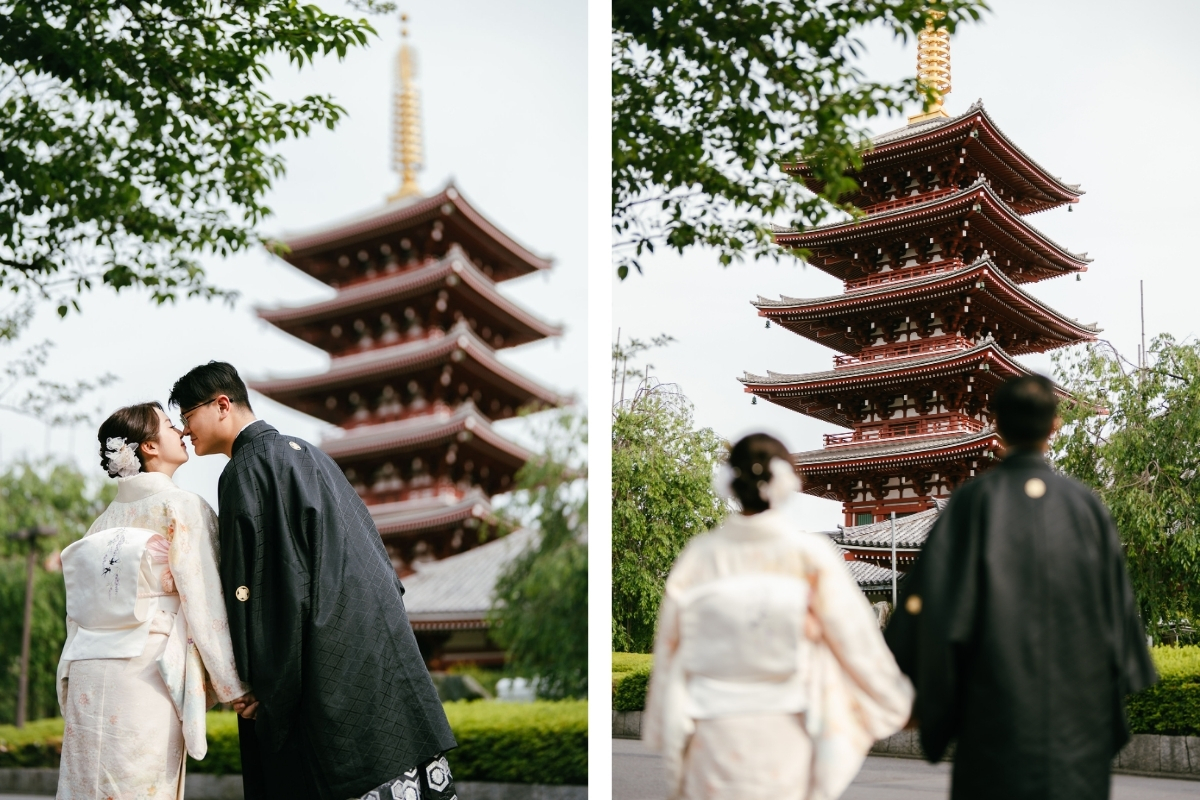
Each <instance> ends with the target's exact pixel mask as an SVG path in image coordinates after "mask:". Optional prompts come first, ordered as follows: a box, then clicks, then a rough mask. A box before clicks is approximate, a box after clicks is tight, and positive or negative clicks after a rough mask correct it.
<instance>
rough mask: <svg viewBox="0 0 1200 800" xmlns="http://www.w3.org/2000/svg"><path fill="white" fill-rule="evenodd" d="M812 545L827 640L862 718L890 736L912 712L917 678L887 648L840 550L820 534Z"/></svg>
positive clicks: (874, 732) (815, 603) (817, 611)
mask: <svg viewBox="0 0 1200 800" xmlns="http://www.w3.org/2000/svg"><path fill="white" fill-rule="evenodd" d="M809 535H811V534H809ZM809 549H810V553H809V555H810V563H811V567H812V572H811V573H810V576H809V580H810V581H811V583H812V586H813V594H812V600H811V601H810V608H811V611H812V613H813V615H814V616H815V617H816V619H817V621H818V622H819V623H820V627H821V635H822V638H823V640H824V643H825V644H826V645H827V646H828V647H829V649H830V651H832V653H833V655H834V656H835V657H836V658H837V661H838V664H839V665H840V666H841V668H842V670H843V671H844V673H845V675H846V676H847V677H848V678H849V679H850V683H851V684H852V685H853V686H854V687H855V692H854V694H855V701H856V704H857V707H858V709H859V714H860V720H859V721H860V723H861V724H862V725H863V726H864V728H865V729H866V730H867V732H869V733H870V734H871V736H872V737H873V738H874V739H882V738H884V737H886V736H890V735H891V734H893V733H895V732H896V731H898V730H900V728H902V727H903V726H904V723H905V722H907V721H908V718H909V716H910V714H911V713H912V704H913V687H912V684H911V683H910V682H909V680H908V678H906V677H905V676H904V674H903V673H902V672H901V671H900V669H899V667H897V666H896V661H895V659H894V658H892V654H891V653H890V652H888V648H887V645H886V644H885V643H884V640H883V635H882V634H881V633H880V631H879V623H878V621H877V620H876V617H875V612H874V611H873V610H872V609H871V604H870V602H869V601H868V600H867V597H866V595H864V594H863V593H862V591H861V590H860V589H859V588H858V584H857V583H856V582H855V580H854V578H853V577H852V576H851V575H850V571H849V570H848V569H846V566H845V562H844V561H843V560H842V559H841V557H840V554H838V552H837V551H836V550H834V549H833V547H832V546H831V545H830V544H829V543H828V542H826V541H820V540H818V541H814V542H812V543H811V545H810V548H809Z"/></svg>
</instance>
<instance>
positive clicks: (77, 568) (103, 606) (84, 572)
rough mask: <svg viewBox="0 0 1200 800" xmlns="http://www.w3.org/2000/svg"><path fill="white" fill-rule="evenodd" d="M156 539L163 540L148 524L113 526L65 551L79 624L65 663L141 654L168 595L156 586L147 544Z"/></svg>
mask: <svg viewBox="0 0 1200 800" xmlns="http://www.w3.org/2000/svg"><path fill="white" fill-rule="evenodd" d="M155 537H158V538H160V539H161V538H163V537H162V535H161V534H159V533H157V532H155V531H151V530H146V529H145V528H108V529H105V530H102V531H97V532H95V533H93V534H91V535H89V536H85V537H83V538H82V539H80V540H79V541H77V542H75V543H74V544H72V545H70V546H69V547H67V548H66V549H65V550H63V551H62V570H63V578H64V579H65V581H66V585H67V615H68V616H69V617H70V618H71V619H73V620H74V621H75V622H76V623H78V625H79V630H78V632H77V633H76V634H75V636H74V638H73V639H72V640H71V641H70V643H69V644H68V645H67V647H66V649H65V650H64V651H63V655H62V657H63V660H64V661H79V660H82V659H88V658H136V657H137V656H140V655H141V654H142V651H143V650H144V649H145V647H146V641H147V639H148V638H149V636H150V625H151V623H152V622H153V620H154V615H155V613H156V612H157V611H158V610H159V608H160V605H161V603H160V601H161V600H163V599H164V598H163V596H162V593H161V592H154V591H152V590H151V586H152V585H153V584H151V580H152V579H153V577H154V572H153V569H154V567H153V563H152V561H153V559H152V554H151V552H150V550H149V549H148V548H147V545H148V544H149V543H150V541H151V540H152V539H154V538H155ZM171 599H172V600H174V598H171ZM168 610H172V611H173V610H175V608H170V609H168Z"/></svg>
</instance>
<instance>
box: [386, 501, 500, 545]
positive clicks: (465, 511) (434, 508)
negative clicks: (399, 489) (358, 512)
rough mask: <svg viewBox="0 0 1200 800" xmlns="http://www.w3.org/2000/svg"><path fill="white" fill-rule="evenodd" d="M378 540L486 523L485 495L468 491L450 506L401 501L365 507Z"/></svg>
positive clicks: (487, 505) (488, 509)
mask: <svg viewBox="0 0 1200 800" xmlns="http://www.w3.org/2000/svg"><path fill="white" fill-rule="evenodd" d="M367 510H368V511H370V512H371V519H372V520H373V521H374V522H375V528H376V530H378V531H379V535H380V536H382V537H389V536H402V535H405V534H413V533H418V532H424V531H429V530H436V529H438V528H445V527H448V526H451V525H455V524H457V523H460V522H464V521H466V520H469V519H487V518H488V517H489V516H490V515H491V513H492V504H491V501H490V500H489V499H488V496H487V494H486V493H484V492H483V491H481V490H479V489H472V490H471V491H469V492H467V493H466V494H465V495H463V497H462V498H460V499H459V500H457V501H456V502H454V503H450V504H444V503H422V502H421V501H419V500H417V501H413V500H408V501H401V502H398V503H383V504H379V505H373V506H367Z"/></svg>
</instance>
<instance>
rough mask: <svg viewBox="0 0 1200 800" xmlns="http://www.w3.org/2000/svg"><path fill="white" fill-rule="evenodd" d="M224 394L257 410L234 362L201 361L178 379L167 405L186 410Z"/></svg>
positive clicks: (233, 400) (240, 404)
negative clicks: (251, 403)
mask: <svg viewBox="0 0 1200 800" xmlns="http://www.w3.org/2000/svg"><path fill="white" fill-rule="evenodd" d="M222 394H223V395H225V396H226V397H228V398H229V402H231V403H233V404H234V405H237V406H242V407H243V408H245V409H246V410H247V411H253V410H254V409H252V408H250V397H249V395H247V394H246V384H245V383H243V382H242V379H241V377H240V376H239V375H238V373H237V370H236V369H234V368H233V365H232V364H228V363H226V362H224V361H210V362H208V363H207V364H201V365H200V366H198V367H196V368H195V369H193V370H192V371H191V372H189V373H188V374H187V375H184V376H183V377H182V378H180V379H179V380H177V381H175V385H174V386H172V387H171V396H170V398H168V400H167V404H168V405H170V406H174V407H176V408H179V409H181V410H184V411H186V410H187V409H190V408H194V407H195V406H198V405H200V404H201V403H207V402H208V401H209V400H212V399H213V398H214V397H217V396H218V395H222Z"/></svg>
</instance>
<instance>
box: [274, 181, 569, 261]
mask: <svg viewBox="0 0 1200 800" xmlns="http://www.w3.org/2000/svg"><path fill="white" fill-rule="evenodd" d="M447 203H449V204H450V205H451V206H452V207H453V208H454V210H455V211H456V212H458V213H459V214H461V215H462V217H463V218H464V219H466V220H468V221H469V222H470V223H471V224H472V225H473V226H474V227H475V228H476V229H478V230H479V232H480V233H481V234H483V235H484V236H485V237H487V238H489V239H491V240H492V241H493V242H495V243H496V244H497V245H498V246H499V247H500V248H501V250H503V251H504V252H505V253H506V254H507V255H508V256H509V257H510V259H511V260H512V262H513V265H514V266H515V267H516V268H517V271H518V272H519V273H521V274H526V273H529V272H538V271H541V270H545V269H549V268H550V266H551V265H552V263H553V262H552V260H551V259H548V258H543V257H541V256H538V255H535V254H534V253H533V252H531V251H530V250H529V249H527V248H526V247H524V246H523V245H521V244H519V243H518V242H517V241H516V240H515V239H513V238H512V237H510V236H509V235H508V234H506V233H504V232H503V231H502V230H500V229H499V228H498V227H496V226H495V225H494V224H492V223H491V222H489V221H488V220H487V218H485V217H484V216H483V215H482V214H480V213H479V212H478V211H476V210H475V208H474V207H473V206H471V204H470V203H468V202H467V200H466V198H464V197H463V196H462V193H461V192H460V191H459V190H458V188H457V187H455V186H454V184H453V183H448V184H447V185H446V187H445V188H443V189H442V190H441V191H439V192H437V193H436V194H433V195H429V196H425V197H420V196H418V197H406V198H402V199H400V200H397V201H393V202H390V203H388V204H387V205H385V206H384V207H383V208H381V209H376V210H373V211H369V212H367V213H365V214H361V215H359V216H357V217H352V218H351V219H348V220H344V221H343V222H340V223H337V224H334V225H331V226H328V227H326V228H321V229H318V230H315V231H311V232H309V233H302V234H294V235H290V236H285V237H284V239H283V241H284V244H285V245H287V247H288V250H289V252H288V253H287V255H285V256H284V260H285V261H287V262H288V263H290V264H293V265H294V266H299V264H297V263H296V262H297V261H298V260H300V259H303V258H306V257H310V256H314V255H319V254H321V253H323V252H326V251H327V250H330V249H332V248H335V247H347V246H351V245H353V244H355V243H356V242H358V241H360V240H362V239H367V238H370V237H373V236H377V235H380V234H382V233H388V232H399V231H402V230H404V229H406V228H407V227H409V226H411V225H415V224H418V223H420V222H423V221H425V220H426V219H434V218H437V217H440V216H441V215H442V206H444V205H446V204H447Z"/></svg>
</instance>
